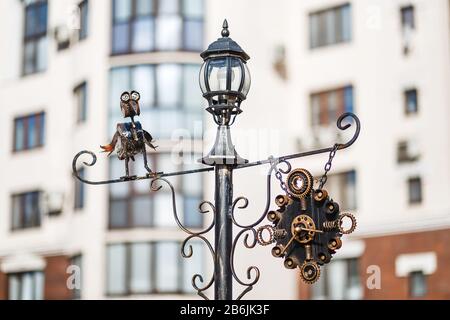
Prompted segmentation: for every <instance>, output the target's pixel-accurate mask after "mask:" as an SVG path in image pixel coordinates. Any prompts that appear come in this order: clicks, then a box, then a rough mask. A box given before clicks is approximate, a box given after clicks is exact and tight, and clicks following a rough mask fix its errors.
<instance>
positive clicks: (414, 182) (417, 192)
mask: <svg viewBox="0 0 450 320" xmlns="http://www.w3.org/2000/svg"><path fill="white" fill-rule="evenodd" d="M408 193H409V203H410V204H418V203H421V202H422V179H421V178H420V177H415V178H410V179H408Z"/></svg>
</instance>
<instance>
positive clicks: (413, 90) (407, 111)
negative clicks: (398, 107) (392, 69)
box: [403, 87, 419, 116]
mask: <svg viewBox="0 0 450 320" xmlns="http://www.w3.org/2000/svg"><path fill="white" fill-rule="evenodd" d="M410 94H413V95H414V96H415V109H414V110H412V111H411V110H410V109H409V105H408V102H409V98H410V96H409V95H410ZM403 106H404V113H405V115H406V116H414V115H417V114H418V113H419V90H418V89H417V88H416V87H412V88H407V89H405V90H404V91H403Z"/></svg>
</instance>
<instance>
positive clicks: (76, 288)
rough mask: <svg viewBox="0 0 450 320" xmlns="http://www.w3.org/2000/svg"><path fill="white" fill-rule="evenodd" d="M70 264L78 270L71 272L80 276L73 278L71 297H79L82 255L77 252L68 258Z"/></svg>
mask: <svg viewBox="0 0 450 320" xmlns="http://www.w3.org/2000/svg"><path fill="white" fill-rule="evenodd" d="M70 265H72V266H76V267H77V268H78V271H79V272H76V273H73V274H76V275H77V276H79V277H80V279H77V280H75V282H74V284H75V286H74V288H73V289H72V299H81V289H82V288H81V283H82V270H83V269H82V266H83V256H82V255H81V254H78V255H76V256H73V257H72V258H71V259H70Z"/></svg>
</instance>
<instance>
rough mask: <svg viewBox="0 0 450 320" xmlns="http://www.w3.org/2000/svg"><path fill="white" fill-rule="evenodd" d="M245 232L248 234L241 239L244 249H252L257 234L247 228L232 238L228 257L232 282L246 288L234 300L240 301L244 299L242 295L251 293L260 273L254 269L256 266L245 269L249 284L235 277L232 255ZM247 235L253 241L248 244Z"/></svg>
mask: <svg viewBox="0 0 450 320" xmlns="http://www.w3.org/2000/svg"><path fill="white" fill-rule="evenodd" d="M246 232H249V233H247V234H245V237H244V239H243V243H244V246H245V247H246V248H248V249H252V248H254V247H255V246H256V244H257V243H258V240H257V233H256V230H255V228H253V227H248V228H244V229H242V230H241V231H240V232H239V233H238V234H237V235H236V237H235V238H234V241H233V245H232V246H231V256H230V265H231V273H232V275H233V278H234V280H236V282H237V283H239V284H240V285H242V286H244V287H246V288H245V289H244V290H243V291H242V292H241V294H240V295H239V296H238V297H237V298H236V300H241V299H242V297H244V295H246V294H247V293H248V292H249V291H251V290H252V289H253V286H254V285H255V284H256V283H257V282H258V281H259V278H260V271H259V269H258V267H256V266H250V267H248V268H247V279H248V280H250V281H249V282H245V281H243V280H241V279H240V278H239V276H238V275H237V273H236V270H235V268H234V255H235V251H236V246H237V243H238V241H239V239H240V238H241V236H242V235H243V234H244V233H246ZM249 235H252V236H253V240H252V241H251V242H250V243H249ZM252 271H254V272H255V278H254V279H253V280H252Z"/></svg>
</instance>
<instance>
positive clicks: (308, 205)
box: [72, 20, 361, 300]
mask: <svg viewBox="0 0 450 320" xmlns="http://www.w3.org/2000/svg"><path fill="white" fill-rule="evenodd" d="M229 35H230V33H229V31H228V24H227V22H226V20H225V21H224V24H223V30H222V38H220V39H218V40H217V41H215V42H213V43H212V44H211V45H210V46H209V47H208V49H207V50H206V51H204V52H203V53H202V54H201V57H202V58H203V59H204V63H203V65H202V67H201V69H200V76H199V80H200V81H199V82H200V87H201V89H202V92H203V97H204V98H205V99H207V100H208V107H207V108H206V110H207V111H208V112H209V113H210V114H211V115H212V116H213V119H214V121H215V123H216V124H217V125H218V128H217V135H216V139H215V143H214V146H213V148H212V150H211V151H210V152H209V153H208V154H207V155H206V156H204V157H203V158H202V159H200V162H201V163H203V164H204V165H205V167H204V168H201V169H196V170H187V171H179V172H153V171H152V170H151V169H150V168H149V167H148V166H147V162H146V157H145V154H146V145H148V146H149V147H151V148H156V147H155V146H154V145H153V144H152V142H153V138H152V136H151V135H150V134H149V133H148V132H147V131H145V130H144V129H143V128H142V126H141V125H140V123H139V122H138V121H134V119H133V117H134V116H139V104H138V101H139V99H138V97H139V95H138V94H137V93H136V97H137V98H135V99H134V100H133V97H132V99H131V100H130V99H124V98H123V97H125V98H127V97H128V96H130V94H129V93H127V92H125V93H123V94H122V96H121V97H122V98H121V108H122V110H128V111H129V112H128V113H125V114H124V116H127V115H128V114H129V115H128V116H131V117H132V119H131V120H132V121H131V122H125V123H120V124H118V125H117V132H116V134H115V135H114V137H113V140H112V142H111V143H110V144H109V145H106V146H103V147H102V148H103V149H104V150H105V151H107V152H110V153H111V152H114V151H117V153H118V156H119V159H121V160H125V161H126V166H125V168H126V175H125V176H123V177H121V178H117V179H113V180H105V181H89V180H86V179H84V178H83V177H82V176H80V175H79V174H78V172H77V161H78V158H79V157H80V156H82V155H84V154H89V155H90V156H91V157H92V160H91V162H89V163H87V162H84V164H85V165H87V166H93V165H94V164H95V163H96V161H97V156H96V155H95V154H94V153H93V152H91V151H81V152H79V153H78V154H77V155H76V156H75V158H74V159H73V162H72V169H73V172H74V175H75V177H76V178H77V179H79V180H80V181H82V182H84V183H88V184H93V185H100V184H111V183H126V182H129V181H135V180H144V179H150V180H151V191H158V190H159V189H161V186H157V185H156V182H157V181H162V182H165V183H166V184H167V185H168V186H169V188H170V190H171V192H172V208H173V216H174V219H175V222H176V223H177V225H178V226H179V227H180V228H181V229H182V230H183V231H184V232H186V233H187V234H188V237H187V238H186V239H185V240H184V241H183V243H182V244H181V255H182V256H183V257H185V258H190V257H191V256H192V255H193V252H192V246H190V245H189V246H188V244H189V242H190V241H191V240H193V239H198V240H201V241H203V242H204V243H205V244H206V246H207V248H208V249H209V251H210V253H211V256H212V259H213V263H214V274H213V275H212V277H211V278H210V280H209V281H205V280H204V278H203V276H201V275H199V274H195V275H194V276H193V278H192V285H193V287H194V288H195V290H196V291H197V293H198V294H199V295H200V296H201V297H203V298H205V299H207V296H206V295H205V291H206V290H207V289H209V288H210V287H212V285H213V284H214V298H215V299H218V300H231V299H233V295H232V292H233V291H232V287H233V279H234V280H235V281H236V282H237V283H238V284H240V285H242V286H244V287H245V289H244V290H243V291H242V293H241V294H239V295H238V296H237V297H236V299H241V298H242V297H243V296H244V295H245V294H246V293H247V292H249V291H250V290H252V288H253V286H254V285H255V284H256V283H257V282H258V280H259V277H260V272H259V269H258V268H257V267H256V266H251V267H249V268H248V269H247V279H248V280H247V281H245V280H242V279H241V278H240V277H239V276H238V275H237V273H236V271H235V269H234V253H235V249H236V246H237V244H238V242H239V240H240V239H241V238H242V237H243V244H244V246H245V247H246V248H254V247H255V246H256V245H257V244H259V245H262V246H266V245H271V244H274V246H273V248H272V250H271V253H272V255H273V256H274V257H277V258H282V259H283V261H284V266H285V267H286V268H288V269H296V268H298V269H299V271H300V277H301V279H302V280H303V281H304V282H306V283H308V284H311V283H314V282H315V281H317V279H318V278H319V276H320V266H322V265H324V264H326V263H329V262H330V260H331V258H332V255H333V254H334V253H335V252H336V250H338V249H339V248H340V247H341V245H342V242H341V237H342V236H343V235H344V234H349V233H351V232H353V231H354V229H355V227H356V220H355V218H354V216H353V215H352V214H350V213H348V212H341V211H340V209H339V204H338V203H336V202H334V201H333V200H332V198H331V197H330V196H329V195H328V192H327V191H326V190H325V189H324V186H325V183H326V181H327V173H328V172H329V171H330V169H331V165H332V161H333V158H334V156H335V155H336V152H337V151H338V150H341V149H345V148H347V147H349V146H351V145H352V144H353V143H354V142H355V141H356V139H357V138H358V136H359V132H360V127H361V125H360V122H359V119H358V117H356V116H355V115H354V114H352V113H344V114H343V115H341V116H340V117H339V118H338V120H337V127H338V128H339V129H340V130H346V129H348V128H349V127H350V126H351V124H350V123H347V124H345V125H344V124H343V120H344V119H345V118H347V117H351V118H352V119H354V123H355V124H356V130H355V132H354V134H353V137H352V138H351V139H350V140H349V141H348V142H347V143H336V144H334V145H333V146H332V147H329V148H323V149H319V150H312V151H307V152H301V153H295V154H290V155H285V156H280V157H276V158H275V157H272V156H271V157H269V158H268V159H264V160H258V161H255V162H248V161H247V160H245V159H243V158H242V157H240V156H239V155H238V154H237V152H236V150H235V148H234V145H233V143H232V141H231V135H230V126H231V125H232V124H233V122H234V121H235V119H236V116H237V115H239V114H240V113H241V112H242V109H241V103H242V101H244V100H245V99H246V97H247V93H248V91H249V89H250V73H249V71H248V68H247V64H246V62H247V61H248V59H249V56H248V55H247V54H246V53H245V52H244V51H243V50H242V48H241V47H240V46H239V45H238V44H237V43H236V42H235V41H233V40H232V39H231V38H230V37H229ZM131 96H133V95H131ZM119 142H120V143H119ZM116 143H118V145H119V147H118V149H117V150H116V149H115V146H116ZM139 153H142V154H143V160H144V166H145V168H146V169H147V171H148V173H147V174H146V175H144V176H139V177H138V176H129V174H128V170H127V168H128V161H129V160H130V159H131V160H134V159H135V158H134V157H135V156H136V155H137V154H139ZM320 153H329V158H328V161H327V162H326V164H325V168H324V174H323V175H322V176H321V177H320V179H314V177H313V176H312V175H311V173H310V172H309V171H307V170H306V169H302V168H297V169H292V166H291V164H290V163H289V161H288V160H290V159H295V158H301V157H305V156H310V155H315V154H320ZM260 165H269V170H268V173H267V177H266V183H267V194H266V202H265V208H264V210H263V212H262V213H261V214H259V215H258V217H256V220H255V222H254V223H251V224H241V223H240V222H239V221H238V219H236V216H235V209H236V208H238V209H244V208H246V207H247V205H248V199H247V198H245V197H242V196H240V197H237V198H233V179H232V178H233V171H234V170H238V169H245V168H249V167H253V166H260ZM213 170H214V172H215V195H214V204H213V203H211V202H209V201H203V202H201V203H200V204H199V211H200V213H207V212H212V213H213V214H214V219H213V221H212V223H211V224H210V225H209V226H207V227H206V228H205V229H203V230H201V231H194V230H190V229H189V228H187V227H186V226H185V225H183V223H182V222H181V220H180V218H179V217H178V213H177V208H176V194H175V190H174V188H173V186H172V184H171V183H170V182H169V181H168V179H167V178H169V177H173V176H178V175H186V174H197V173H200V172H210V171H213ZM273 173H274V175H275V178H276V179H277V180H278V181H279V184H280V188H281V189H282V190H283V193H282V194H280V195H277V196H276V197H275V199H274V203H275V205H276V208H275V209H273V210H270V206H271V199H272V192H271V191H272V174H273ZM315 182H317V183H316V186H315ZM207 208H209V209H207ZM265 218H267V220H268V221H269V222H270V224H267V225H261V223H262V222H263V220H264V219H265ZM233 226H235V227H237V228H238V229H239V232H238V233H237V234H236V236H235V237H234V238H233ZM213 229H214V245H212V244H211V243H210V242H209V240H208V239H206V237H205V235H206V234H207V233H209V232H210V231H211V230H213Z"/></svg>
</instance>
